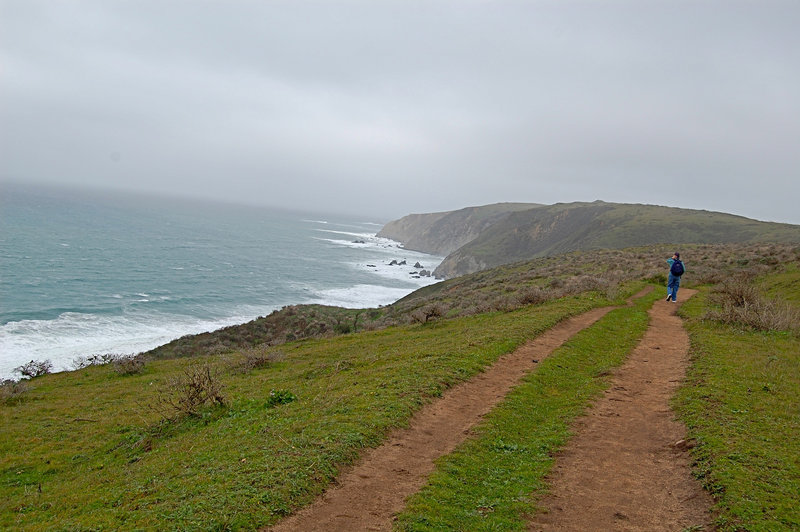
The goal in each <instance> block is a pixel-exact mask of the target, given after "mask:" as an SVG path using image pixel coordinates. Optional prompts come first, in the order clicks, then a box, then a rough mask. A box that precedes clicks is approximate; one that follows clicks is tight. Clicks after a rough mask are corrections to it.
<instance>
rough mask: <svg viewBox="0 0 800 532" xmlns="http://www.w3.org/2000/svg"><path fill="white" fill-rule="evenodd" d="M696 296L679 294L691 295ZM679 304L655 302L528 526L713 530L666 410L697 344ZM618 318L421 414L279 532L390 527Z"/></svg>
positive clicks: (554, 336) (510, 360)
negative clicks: (572, 351) (515, 396)
mask: <svg viewBox="0 0 800 532" xmlns="http://www.w3.org/2000/svg"><path fill="white" fill-rule="evenodd" d="M693 293H694V291H692V290H689V289H682V290H681V296H682V299H685V298H687V297H691V295H692V294H693ZM638 295H643V294H638ZM635 297H636V296H635ZM678 306H679V305H678V304H673V303H667V302H664V301H657V302H656V303H655V305H654V306H653V308H652V309H651V310H650V316H651V324H650V326H649V327H648V330H647V332H646V334H645V336H644V338H643V340H642V341H641V343H640V344H639V346H638V347H637V348H636V349H635V350H634V352H633V353H632V354H631V356H630V358H629V359H628V361H627V362H626V363H625V365H624V366H622V367H621V368H620V369H619V370H618V371H617V372H616V373H615V376H614V379H613V384H612V386H611V388H610V389H609V390H608V391H607V392H606V394H605V396H604V397H603V398H602V399H600V400H599V401H598V402H597V403H596V404H595V405H594V406H593V407H592V408H591V409H590V411H589V412H588V414H587V416H586V417H584V418H581V419H580V420H579V421H578V422H577V423H576V426H575V432H576V435H575V436H574V437H573V438H572V439H571V441H570V443H569V444H568V446H567V448H566V449H565V450H564V451H563V452H562V453H561V454H560V455H559V457H558V458H557V460H556V465H555V467H554V470H553V473H552V474H551V475H550V479H549V484H550V485H551V486H552V491H551V495H550V496H548V498H547V499H545V500H544V501H542V503H541V504H542V505H543V506H544V508H546V509H547V511H546V512H545V513H540V514H538V515H536V516H534V517H533V518H532V521H531V522H530V526H529V529H530V530H536V531H563V530H571V531H589V530H604V531H605V530H637V531H660V530H669V531H675V530H682V529H685V528H690V527H693V526H706V527H708V526H709V524H710V522H711V520H712V516H711V514H710V510H709V509H710V508H711V506H712V504H713V501H712V500H711V498H710V496H709V495H708V494H707V493H706V492H705V491H703V490H702V488H701V487H700V485H699V484H698V483H697V482H696V481H695V480H694V479H693V478H692V476H691V474H690V459H689V455H688V452H687V450H688V447H690V446H691V444H690V443H688V442H686V441H685V437H686V433H685V432H686V431H685V427H684V426H683V425H682V424H681V423H679V422H677V421H676V420H675V419H674V416H673V413H672V411H671V409H670V407H669V399H670V397H671V396H672V395H673V394H674V392H675V389H676V388H677V386H678V385H679V384H680V382H681V380H682V379H683V376H684V374H685V371H686V367H687V363H688V348H689V340H688V336H687V334H686V332H685V331H684V329H683V326H682V323H681V320H680V319H679V318H678V317H677V316H675V311H676V309H677V307H678ZM610 310H611V308H601V309H595V310H592V311H590V312H587V313H585V314H582V315H580V316H576V317H574V318H571V319H569V320H566V321H564V322H562V323H561V324H559V325H557V326H556V327H554V328H553V329H551V330H549V331H547V332H546V333H544V334H543V335H541V336H540V337H538V338H536V339H535V340H532V341H530V342H528V343H527V344H525V345H524V346H522V347H521V348H519V349H517V350H516V351H515V352H513V353H511V354H509V355H506V356H504V357H502V358H500V359H499V360H498V361H497V362H496V363H495V364H494V365H493V366H491V367H490V368H489V369H487V370H486V371H485V372H484V373H482V374H480V375H478V376H476V377H475V378H473V379H471V380H470V381H468V382H465V383H463V384H461V385H459V386H456V387H454V388H452V389H451V390H449V391H447V392H446V393H445V394H444V395H443V397H442V398H441V399H439V400H437V401H435V402H433V403H431V404H430V405H428V406H426V407H425V408H423V409H422V410H421V411H420V412H419V413H418V414H417V415H415V416H414V417H413V418H412V420H411V423H410V426H409V428H407V429H403V430H398V431H395V433H394V434H393V435H392V436H391V437H390V438H389V440H388V441H387V442H386V443H385V444H383V445H382V446H380V447H378V448H376V449H374V450H371V451H369V452H368V453H366V455H365V456H364V457H363V458H362V459H361V460H360V461H359V463H358V464H356V465H355V466H354V467H353V468H351V469H350V470H348V471H346V472H344V473H342V475H340V478H339V481H338V483H337V484H336V485H335V486H334V487H332V488H331V489H329V490H328V491H327V492H326V493H324V494H323V495H322V496H321V497H320V498H319V499H318V500H317V501H315V502H314V503H313V504H312V505H310V506H309V507H307V508H305V509H303V510H301V511H300V512H299V513H297V514H295V515H293V516H291V517H289V518H287V519H286V520H284V521H282V522H281V523H278V524H277V525H276V526H275V527H273V528H271V529H270V530H273V531H289V530H291V531H299V530H302V531H320V530H324V531H333V530H336V531H338V530H347V531H350V530H391V527H392V517H393V515H395V514H396V513H397V512H399V511H401V510H402V509H403V507H404V501H405V499H406V498H407V497H408V496H409V495H411V494H413V493H415V492H416V491H418V490H419V489H420V488H421V487H422V486H423V485H424V483H425V482H426V479H427V478H428V476H429V475H430V473H431V472H432V471H433V469H434V465H433V464H434V461H435V460H436V459H437V458H439V457H440V456H442V455H444V454H447V453H449V452H451V451H452V450H453V449H454V448H455V447H456V446H457V445H458V444H460V443H461V442H462V441H464V439H466V438H467V437H468V436H469V435H470V428H471V427H473V426H475V425H476V424H477V423H478V422H480V420H481V417H482V416H484V415H485V414H486V413H488V412H489V411H490V410H491V409H492V408H493V407H494V406H496V405H497V403H499V402H500V401H501V400H502V399H503V398H504V397H505V396H506V394H507V393H508V392H509V391H510V390H511V389H512V388H513V387H514V386H516V385H517V384H519V382H520V380H521V379H522V377H523V376H524V375H525V374H526V373H528V372H530V371H532V370H534V369H535V368H536V366H537V363H538V362H539V361H541V360H542V359H544V358H545V357H547V356H548V355H549V354H550V353H551V352H552V351H553V350H555V349H556V348H557V347H559V346H560V345H561V344H562V343H564V342H565V341H566V340H567V339H569V338H570V337H571V336H573V335H574V334H575V333H577V332H579V331H580V330H582V329H584V328H586V327H588V326H590V325H591V324H593V323H594V322H596V321H597V320H599V319H600V318H601V317H603V316H604V315H605V314H606V313H608V312H609V311H610Z"/></svg>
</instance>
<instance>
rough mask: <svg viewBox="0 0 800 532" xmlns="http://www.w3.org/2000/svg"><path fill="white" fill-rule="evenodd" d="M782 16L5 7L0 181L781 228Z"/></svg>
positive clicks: (1, 3) (773, 10)
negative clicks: (624, 210)
mask: <svg viewBox="0 0 800 532" xmlns="http://www.w3.org/2000/svg"><path fill="white" fill-rule="evenodd" d="M799 23H800V8H798V7H797V4H796V3H794V2H778V1H771V0H768V1H764V2H745V1H742V2H736V1H734V2H716V1H714V2H712V1H693V2H662V1H645V2H641V1H639V2H635V1H611V2H603V3H597V2H591V1H588V0H586V1H581V0H576V1H570V2H563V1H555V0H541V1H533V2H510V1H497V2H479V1H468V2H448V1H436V2H421V1H420V2H393V1H382V2H355V1H351V2H337V3H332V2H309V1H304V0H297V1H275V2H255V1H245V0H237V1H226V2H223V1H217V2H214V1H206V2H189V1H177V0H171V1H159V2H155V1H145V0H140V1H136V2H126V1H117V2H114V1H112V2H105V1H103V2H101V1H79V0H76V1H71V2H58V1H55V0H52V1H45V2H37V1H34V0H14V1H11V0H0V65H2V66H1V67H0V68H2V74H1V75H0V179H8V180H17V181H27V182H34V181H43V182H56V183H73V184H83V185H92V186H110V187H115V188H122V189H136V190H147V191H155V192H162V193H171V194H187V195H199V196H205V197H212V198H221V199H226V200H232V201H247V202H256V203H263V204H268V205H281V206H290V207H298V208H306V209H314V210H323V211H350V212H360V213H364V214H369V215H382V216H384V217H395V216H400V215H403V214H406V213H408V212H421V211H431V210H445V209H454V208H459V207H462V206H466V205H475V204H483V203H489V202H495V201H531V202H542V203H552V202H558V201H574V200H594V199H604V200H607V201H627V202H642V203H656V204H664V205H672V206H680V207H691V208H705V209H710V210H719V211H725V212H733V213H736V214H742V215H745V216H750V217H754V218H759V219H766V220H775V221H786V222H792V223H800V215H798V214H797V213H798V212H800V210H798V209H797V207H796V202H797V199H798V198H800V179H798V169H800V154H799V153H798V150H797V148H796V145H797V141H798V139H800V97H798V95H799V94H800V35H798V32H797V31H796V28H797V27H800V24H799Z"/></svg>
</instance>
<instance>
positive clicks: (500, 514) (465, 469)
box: [395, 290, 662, 531]
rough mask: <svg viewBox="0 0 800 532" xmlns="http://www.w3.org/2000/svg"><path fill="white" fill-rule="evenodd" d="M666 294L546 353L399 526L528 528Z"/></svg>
mask: <svg viewBox="0 0 800 532" xmlns="http://www.w3.org/2000/svg"><path fill="white" fill-rule="evenodd" d="M661 295H662V292H661V291H660V290H655V291H653V292H652V293H650V294H648V295H646V296H644V297H642V298H640V299H639V300H637V301H636V302H635V303H634V305H633V306H630V307H624V308H619V309H616V310H613V311H612V312H610V313H609V314H608V315H606V316H605V317H604V318H602V319H601V320H600V321H598V322H597V323H596V324H594V325H593V326H591V327H589V328H587V329H585V330H583V331H581V332H580V333H578V334H576V335H575V336H574V337H573V338H572V339H570V340H569V341H568V342H567V343H565V344H564V345H563V346H561V347H560V348H559V349H557V350H556V351H555V352H554V353H552V354H551V355H550V356H549V357H548V358H546V359H545V360H544V361H543V362H542V363H541V365H540V366H539V367H538V368H537V370H536V371H534V372H532V373H530V374H529V375H527V376H526V377H525V379H524V380H523V383H522V384H520V385H519V386H518V387H516V388H515V389H514V390H512V391H511V393H509V395H508V397H506V399H505V400H504V401H503V402H502V403H501V404H500V405H499V406H498V407H497V408H495V409H494V410H492V412H491V413H490V414H489V415H487V416H486V418H485V420H484V421H483V422H482V423H481V424H480V425H479V426H478V427H476V429H475V432H476V437H475V438H472V439H469V440H468V441H466V442H465V443H464V444H462V445H461V446H459V448H458V449H456V450H455V451H454V452H453V453H451V454H449V455H447V456H445V457H443V458H442V459H440V460H439V461H438V463H437V469H436V471H435V472H434V473H433V474H432V475H431V477H430V479H429V483H428V485H426V486H425V487H424V488H423V489H422V490H421V491H420V492H419V493H417V494H416V495H414V496H412V497H411V498H410V499H409V501H408V505H407V507H406V510H405V511H404V512H402V513H401V514H400V515H399V516H398V519H397V521H396V523H395V528H396V529H398V530H470V531H477V530H524V529H525V516H526V515H529V514H531V513H532V512H534V511H535V504H536V501H537V500H538V499H539V498H540V497H541V496H542V495H544V493H545V492H546V489H547V488H546V485H545V483H544V480H543V479H544V476H545V475H546V474H547V473H548V471H549V470H550V468H551V466H552V464H553V455H554V454H555V452H556V451H558V449H559V448H561V447H562V446H563V445H564V444H565V443H566V442H567V440H568V439H569V437H570V434H571V432H570V425H571V424H572V421H573V420H574V419H575V418H576V417H578V416H580V415H581V414H582V413H584V412H585V411H586V409H587V407H588V405H589V404H590V402H591V400H592V399H594V398H595V397H597V396H598V395H599V394H600V393H601V392H602V390H604V389H605V388H607V387H608V386H609V383H610V378H609V376H608V375H609V370H611V369H613V368H615V367H617V366H619V365H620V364H621V363H622V362H623V361H624V360H625V359H626V357H627V356H628V354H629V353H630V352H631V351H632V350H633V348H634V347H635V346H636V345H637V343H638V342H639V340H640V339H641V338H642V336H643V335H644V332H645V330H646V328H647V324H648V321H649V320H648V315H647V309H648V308H649V307H650V306H651V305H652V304H653V301H654V300H655V299H657V298H660V297H661Z"/></svg>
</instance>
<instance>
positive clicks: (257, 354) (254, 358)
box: [231, 345, 286, 373]
mask: <svg viewBox="0 0 800 532" xmlns="http://www.w3.org/2000/svg"><path fill="white" fill-rule="evenodd" d="M242 355H243V358H241V359H239V360H237V361H236V362H234V363H233V364H232V366H231V369H233V370H234V371H239V372H241V373H250V372H251V371H253V370H254V369H260V368H266V367H267V366H269V365H270V364H272V363H274V362H279V361H281V360H283V359H284V357H285V356H286V355H284V354H283V352H282V351H279V350H277V349H271V348H270V347H269V346H266V345H260V346H257V347H251V348H249V349H244V350H242Z"/></svg>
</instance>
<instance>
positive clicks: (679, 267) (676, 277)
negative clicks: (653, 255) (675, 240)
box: [667, 251, 686, 303]
mask: <svg viewBox="0 0 800 532" xmlns="http://www.w3.org/2000/svg"><path fill="white" fill-rule="evenodd" d="M667 264H669V281H668V282H667V301H669V300H672V302H673V303H675V301H677V299H678V287H679V286H680V285H681V275H683V273H684V272H685V271H686V268H684V266H683V262H681V254H680V253H678V252H677V251H676V252H675V254H674V255H672V257H670V258H668V259H667Z"/></svg>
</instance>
